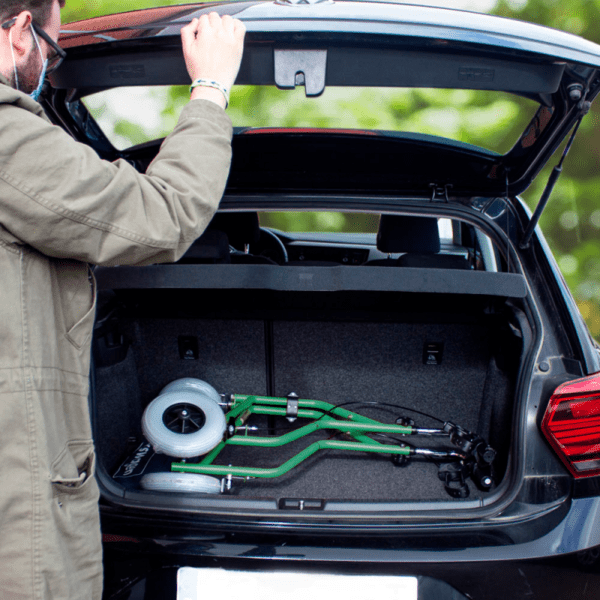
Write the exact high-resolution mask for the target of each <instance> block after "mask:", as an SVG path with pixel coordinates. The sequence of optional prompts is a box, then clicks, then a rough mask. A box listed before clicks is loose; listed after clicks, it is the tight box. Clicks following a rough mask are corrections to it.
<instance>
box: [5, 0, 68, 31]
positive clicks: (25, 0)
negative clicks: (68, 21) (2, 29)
mask: <svg viewBox="0 0 600 600" xmlns="http://www.w3.org/2000/svg"><path fill="white" fill-rule="evenodd" d="M53 4H54V0H0V22H2V23H4V21H8V20H9V19H12V18H13V17H16V16H17V15H18V14H20V13H22V12H23V11H24V10H28V11H29V12H30V13H31V15H32V17H33V20H34V21H35V22H36V23H39V24H40V25H42V26H44V25H45V24H46V23H47V22H48V19H49V18H50V12H51V10H52V5H53ZM59 5H60V7H61V8H62V7H63V6H64V5H65V0H59Z"/></svg>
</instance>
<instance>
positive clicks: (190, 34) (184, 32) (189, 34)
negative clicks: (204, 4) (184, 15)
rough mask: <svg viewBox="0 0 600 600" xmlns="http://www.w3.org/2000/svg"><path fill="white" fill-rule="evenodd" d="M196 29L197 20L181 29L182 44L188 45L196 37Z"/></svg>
mask: <svg viewBox="0 0 600 600" xmlns="http://www.w3.org/2000/svg"><path fill="white" fill-rule="evenodd" d="M197 29H198V19H192V21H191V22H190V23H188V24H187V25H186V26H185V27H182V28H181V39H182V41H183V43H184V44H188V45H189V44H190V42H191V41H192V40H193V39H194V38H195V37H196V31H197Z"/></svg>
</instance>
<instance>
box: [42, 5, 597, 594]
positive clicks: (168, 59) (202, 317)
mask: <svg viewBox="0 0 600 600" xmlns="http://www.w3.org/2000/svg"><path fill="white" fill-rule="evenodd" d="M212 10H215V11H217V12H218V13H220V14H231V15H235V16H236V17H237V18H239V19H241V20H242V21H243V22H244V24H245V25H246V28H247V36H246V49H245V54H244V59H243V62H242V67H241V70H240V73H239V76H238V80H237V84H238V85H239V86H245V87H240V88H239V90H245V91H244V92H243V94H245V95H243V96H242V95H240V96H239V97H238V101H237V102H232V109H231V111H234V112H232V114H237V115H238V116H241V122H239V123H236V125H237V126H236V129H235V135H234V140H233V165H232V170H231V174H230V177H229V182H228V186H227V191H226V194H225V196H224V198H223V200H222V203H221V206H220V210H219V212H218V213H217V214H216V216H215V218H214V219H213V221H212V223H211V224H210V226H209V228H208V230H207V231H206V233H205V234H204V235H203V236H202V237H201V238H200V239H199V240H197V241H196V242H195V243H194V245H193V246H192V247H191V248H190V250H189V251H188V252H187V254H186V255H185V256H184V257H183V258H182V259H181V260H180V261H179V262H178V263H176V264H162V265H153V266H148V267H97V268H96V269H95V275H96V279H97V282H98V289H99V307H98V313H97V319H96V328H95V337H94V345H93V361H94V364H93V369H92V373H91V384H92V385H91V396H90V403H91V409H92V414H93V426H94V432H95V440H96V447H97V453H98V465H97V476H98V480H99V483H100V486H101V490H102V504H101V514H102V523H103V532H104V540H105V563H106V590H105V597H106V598H107V600H108V599H110V600H125V599H130V600H135V599H141V598H145V599H148V600H149V599H151V598H177V599H178V600H183V599H184V598H199V597H200V594H201V593H202V594H203V595H205V594H206V593H212V592H214V593H225V594H250V592H251V591H253V590H255V589H259V590H261V591H262V593H263V594H266V592H265V590H266V589H267V587H266V586H273V585H274V586H276V589H278V590H279V592H278V594H279V595H280V596H281V597H296V596H291V595H289V594H288V596H283V592H284V591H287V592H290V593H291V592H292V591H294V590H296V592H297V591H298V589H300V588H302V597H306V596H308V595H309V594H312V595H315V594H317V593H319V592H318V590H319V589H320V590H321V591H323V590H324V589H327V590H329V591H328V596H330V597H342V596H343V597H355V596H356V597H358V595H360V596H361V597H375V596H377V597H381V596H383V595H384V594H385V595H388V594H389V595H390V596H391V597H403V598H412V599H413V600H414V599H416V598H419V599H425V598H427V599H429V598H436V599H438V598H439V599H441V600H444V599H449V598H453V599H458V598H474V599H477V598H482V599H484V598H485V599H496V598H497V599H500V598H502V599H505V598H529V597H532V598H538V597H539V598H553V599H556V600H559V599H567V598H568V599H573V598H595V597H600V578H598V575H597V572H598V568H597V565H598V562H597V559H598V556H599V550H598V549H599V548H600V525H599V523H598V515H599V514H600V512H599V511H600V375H595V374H596V373H597V372H599V371H600V360H599V355H598V348H597V345H596V343H595V342H594V340H593V339H592V338H591V336H590V335H589V333H588V331H587V328H586V326H585V324H584V322H583V319H582V317H581V315H580V314H579V312H578V310H577V307H576V304H575V302H574V300H573V298H572V296H571V294H570V292H569V290H568V288H567V287H566V285H565V283H564V281H563V278H562V276H561V274H560V271H559V269H558V267H557V265H556V263H555V261H554V259H553V257H552V255H551V253H550V251H549V249H548V246H547V244H546V242H545V241H544V238H543V236H542V233H541V231H540V230H539V228H538V227H537V223H538V219H539V217H540V214H541V211H542V210H543V209H544V207H545V205H546V203H547V202H548V200H549V198H550V195H551V192H552V187H553V185H554V183H555V182H556V179H557V177H558V176H559V174H560V171H561V169H562V166H563V160H564V158H565V156H566V155H567V153H568V149H569V147H570V143H571V141H572V139H573V136H574V134H575V132H576V130H577V127H578V126H579V123H580V121H581V119H582V118H584V116H585V115H586V113H587V112H588V111H589V108H590V105H591V102H592V101H593V100H594V98H595V96H596V94H597V93H598V90H599V89H600V47H598V46H596V45H595V44H592V43H590V42H587V41H585V40H582V39H580V38H578V37H575V36H572V35H569V34H565V33H562V32H559V31H555V30H551V29H547V28H544V27H540V26H536V25H531V24H527V23H522V22H517V21H512V20H508V19H501V18H498V17H492V16H488V15H480V14H474V13H467V12H460V11H454V10H447V9H441V8H429V7H423V6H410V5H405V4H391V3H377V2H367V3H362V2H347V1H337V0H335V1H332V0H323V1H318V0H304V1H302V0H277V1H276V2H241V3H240V2H238V3H222V4H210V5H187V6H178V7H170V8H161V9H151V10H146V11H139V12H133V13H125V14H120V15H115V16H112V17H101V18H97V19H91V20H88V21H83V22H79V23H72V24H69V25H66V26H65V27H64V31H63V33H62V36H61V45H62V46H63V47H64V48H65V49H66V50H67V59H66V60H65V62H64V63H63V65H62V66H61V67H60V69H59V70H57V71H56V72H55V73H53V74H52V77H51V86H49V87H47V88H46V90H45V95H44V105H45V108H46V110H47V112H48V114H49V115H50V117H51V118H52V120H53V121H54V122H55V123H58V124H60V125H61V126H62V127H64V128H65V129H66V130H67V131H68V132H69V133H71V134H72V135H73V137H75V138H76V139H77V140H79V141H81V142H83V143H86V144H89V145H90V146H92V147H93V148H94V149H95V150H96V151H97V152H98V154H99V155H100V156H102V157H103V158H106V159H109V160H116V159H119V158H120V159H124V160H127V161H129V162H130V163H131V164H133V165H134V166H135V167H136V168H138V169H139V170H140V171H144V169H145V168H146V167H147V165H148V164H149V163H150V161H151V160H152V158H153V157H154V156H155V154H156V153H157V151H158V148H159V145H160V142H161V139H160V137H161V131H160V127H159V126H150V125H149V122H150V120H151V119H149V118H148V115H152V114H153V111H154V113H156V114H158V113H160V112H161V111H162V112H163V113H164V114H166V115H167V116H168V115H169V114H170V113H169V110H171V108H172V105H174V104H176V101H177V98H178V95H177V94H178V92H177V89H178V88H176V87H175V88H171V87H169V88H159V87H158V86H178V85H184V84H187V83H188V82H187V73H186V70H185V65H184V62H183V58H182V54H181V48H180V41H179V31H180V28H181V27H182V26H183V25H185V24H187V23H188V22H189V21H190V20H191V18H193V17H196V16H198V15H200V14H202V13H204V12H207V11H212ZM294 88H297V89H296V91H293V90H294ZM301 88H304V89H303V90H302V89H301ZM161 89H162V90H163V91H160V90H161ZM406 89H411V90H422V92H420V93H422V94H428V95H429V97H431V98H434V99H436V101H437V103H438V104H437V106H438V109H439V110H438V112H437V113H435V114H434V113H432V112H429V113H427V115H426V116H427V118H426V119H425V117H424V119H425V120H422V121H421V124H424V127H423V129H422V131H402V130H398V129H393V128H391V127H387V126H386V123H387V122H386V121H385V119H384V120H381V119H382V117H381V115H380V114H378V113H379V112H380V111H379V106H380V104H379V103H382V102H384V100H385V101H386V102H388V104H389V102H391V103H392V104H393V105H394V106H395V107H396V108H395V109H394V110H395V111H396V113H397V115H399V114H401V113H402V111H403V110H404V109H403V106H405V105H403V104H402V102H403V100H402V99H403V98H404V99H406V97H405V96H402V94H403V93H404V92H403V90H406ZM136 90H137V91H136ZM141 90H146V91H145V92H143V93H146V92H147V95H146V96H142V95H139V94H142V92H141ZM165 90H166V91H165ZM173 90H175V91H173ZM449 90H450V91H451V92H450V91H449ZM328 92H330V93H331V94H333V96H332V97H333V98H334V100H335V102H337V104H335V102H334V103H333V104H332V106H334V107H336V108H334V109H333V113H332V115H331V118H330V120H329V121H327V123H328V124H326V126H325V127H323V126H322V125H323V122H322V121H319V119H316V121H317V122H316V123H312V124H311V115H313V113H311V110H312V109H311V107H312V106H315V104H314V103H318V102H321V101H323V100H324V99H326V97H327V93H328ZM363 92H364V93H366V94H368V98H369V99H370V100H369V102H371V107H370V108H371V109H372V113H373V115H375V116H374V117H372V116H371V115H364V114H362V113H361V114H358V115H356V114H354V113H352V111H351V110H350V108H349V106H350V105H349V104H347V103H346V97H348V98H350V97H351V95H352V94H355V95H356V94H358V93H363ZM235 93H236V91H235V90H234V95H235ZM299 93H302V94H305V96H306V98H300V96H299ZM465 93H466V94H483V95H484V97H485V98H487V99H489V98H496V97H497V98H499V99H502V98H512V99H513V100H511V102H513V104H511V105H510V106H518V107H523V109H522V110H519V112H518V114H512V113H510V112H508V113H503V112H502V111H503V110H504V109H505V108H506V106H508V105H506V104H503V103H502V102H504V101H503V100H499V103H498V104H493V103H490V102H488V103H487V104H486V106H488V108H489V107H490V106H491V107H492V108H491V109H490V111H488V112H487V113H486V112H485V111H483V112H482V111H480V112H479V113H477V115H478V119H479V120H476V119H475V118H474V117H473V119H472V121H470V122H469V123H467V124H466V127H467V128H472V129H473V131H475V130H476V129H477V131H479V132H481V131H484V132H485V127H486V126H487V124H488V119H490V118H495V117H498V115H504V117H503V118H504V121H506V127H507V128H508V129H511V130H512V129H514V127H515V126H519V127H520V126H521V125H522V127H521V131H520V132H519V134H518V135H517V136H516V137H515V139H511V140H500V141H499V140H498V139H496V138H497V136H496V138H494V140H491V141H492V142H493V144H492V145H493V146H494V147H492V148H487V147H486V148H482V147H479V146H476V145H473V144H471V143H468V142H467V141H464V139H460V135H458V136H457V137H458V139H449V138H448V137H444V136H436V135H432V133H433V132H435V131H441V132H445V131H447V130H448V129H449V125H448V123H449V122H450V121H449V119H450V120H451V119H452V118H453V116H454V117H455V116H456V113H453V112H452V111H450V112H448V110H446V108H445V101H446V100H445V99H448V98H452V99H454V100H457V99H458V101H459V102H460V101H461V98H464V94H465ZM157 94H158V95H159V96H160V94H163V96H160V97H161V98H163V100H160V98H159V99H158V100H157V98H158V96H157ZM165 94H166V96H165ZM240 94H242V92H240ZM345 94H347V95H348V96H345ZM394 94H395V95H394ZM142 97H143V98H145V100H144V101H143V102H146V103H148V104H147V106H149V107H150V108H148V109H147V110H146V109H142V104H143V102H142V101H141V100H140V98H142ZM353 97H355V96H353ZM469 97H471V96H469ZM164 98H166V101H165V100H164ZM273 98H276V99H275V100H273ZM261 99H263V100H264V101H265V102H266V100H269V99H270V100H269V102H271V103H270V104H269V109H268V110H266V111H264V112H263V113H262V114H261V116H260V118H259V117H257V114H258V112H259V108H260V106H259V104H258V103H259V101H260V100H261ZM386 99H387V100H386ZM413 99H414V98H413ZM161 102H163V103H162V104H161ZM165 102H166V104H165ZM169 102H170V104H169ZM253 102H255V103H256V104H253ZM131 103H133V104H134V106H135V109H134V110H135V111H136V112H138V113H141V114H143V115H144V116H143V118H142V117H140V119H141V120H142V121H144V123H143V125H145V126H146V130H145V134H144V135H145V137H144V135H142V134H140V135H139V137H136V136H137V135H138V134H139V133H140V132H139V131H138V130H136V131H133V130H135V127H133V129H131V127H130V132H129V134H128V135H129V137H127V136H124V134H123V131H125V130H126V129H127V127H126V125H125V124H124V123H123V122H121V121H119V123H117V121H118V119H121V118H122V117H123V114H124V113H123V112H122V111H125V110H126V108H127V106H129V105H130V104H131ZM311 103H312V104H311ZM345 103H346V104H345ZM515 103H516V104H515ZM405 104H406V103H405ZM323 106H325V104H323ZM111 107H112V108H111ZM340 107H345V108H342V109H340ZM503 107H504V108H503ZM409 108H410V107H409ZM413 108H414V106H413ZM528 110H529V111H530V112H529V113H528V112H527V111H528ZM111 111H112V112H111ZM119 111H121V112H119ZM235 111H238V112H237V113H235ZM284 113H285V118H280V116H281V114H284ZM473 114H474V113H473ZM511 114H512V116H511ZM119 115H120V116H119ZM494 115H495V117H494ZM507 115H508V116H507ZM292 117H293V118H292ZM398 118H399V117H398ZM338 119H339V120H338ZM377 119H379V120H377ZM436 119H437V121H436ZM332 122H333V123H334V126H331V123H332ZM368 123H374V125H372V126H369V125H368ZM381 123H383V125H381ZM320 125H321V126H320ZM338 125H339V126H338ZM463 126H464V123H463ZM138 129H139V128H138ZM132 131H133V132H132ZM142 133H143V132H142ZM482 135H483V134H482ZM146 138H147V139H146ZM151 138H156V139H151ZM131 140H134V141H135V142H138V143H135V144H134V145H132V141H131ZM563 142H566V143H565V144H564V145H563V146H562V147H561V143H563ZM483 145H486V144H483ZM559 147H561V149H560V152H559V153H558V154H557V158H556V157H555V158H554V159H553V160H554V161H556V167H555V169H554V170H553V171H552V174H551V176H550V179H549V181H548V184H547V186H546V188H545V191H544V193H543V194H542V196H541V198H540V201H539V204H538V206H537V209H536V210H535V212H534V213H533V214H531V213H530V211H529V210H528V209H527V207H526V206H525V204H524V203H523V202H522V201H521V200H520V199H519V194H521V193H522V192H523V191H524V190H525V189H526V188H528V186H529V185H530V184H531V182H532V181H533V179H534V178H535V177H536V176H537V175H538V174H539V172H540V170H541V169H542V167H543V166H544V165H545V164H546V163H547V162H548V161H549V160H550V158H551V157H552V156H553V154H554V153H555V152H556V151H557V149H559ZM566 164H568V161H567V163H566ZM239 446H244V447H243V448H240V447H239ZM282 573H286V574H287V575H286V576H283V575H282ZM308 574H310V575H311V576H310V577H309V576H307V575H308ZM327 575H329V576H331V577H333V579H323V578H324V577H326V576H327ZM251 576H252V577H255V579H249V577H251ZM298 576H300V579H297V578H298ZM177 577H178V578H179V584H177V583H176V579H177ZM286 577H287V579H286ZM294 577H296V579H294ZM256 578H259V579H256ZM260 578H262V579H260ZM259 580H260V581H261V583H256V581H259ZM186 586H189V587H186ZM257 586H259V587H257ZM299 586H300V587H299ZM302 586H307V587H306V589H304V587H302ZM315 586H316V589H317V591H315ZM328 586H329V587H328ZM343 586H346V588H344V587H343ZM386 586H387V587H386ZM177 589H179V592H176V590H177ZM342 589H344V590H345V591H343V592H342ZM176 594H177V595H176ZM401 594H404V595H401Z"/></svg>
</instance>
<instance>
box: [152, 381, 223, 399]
mask: <svg viewBox="0 0 600 600" xmlns="http://www.w3.org/2000/svg"><path fill="white" fill-rule="evenodd" d="M186 391H187V392H200V393H201V394H202V395H203V396H205V397H206V398H211V399H212V400H214V401H215V402H217V403H219V402H221V396H219V392H217V390H215V388H214V387H213V386H212V385H210V384H208V383H206V381H202V379H196V378H195V377H183V378H181V379H175V380H174V381H171V383H169V384H167V385H166V386H165V387H164V388H163V389H162V390H160V393H159V394H158V395H159V396H162V395H163V394H166V393H167V392H186Z"/></svg>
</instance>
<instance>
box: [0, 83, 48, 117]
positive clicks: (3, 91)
mask: <svg viewBox="0 0 600 600" xmlns="http://www.w3.org/2000/svg"><path fill="white" fill-rule="evenodd" d="M1 104H13V105H15V106H18V107H19V108H23V109H25V110H27V111H29V112H32V113H33V114H35V115H37V116H38V117H42V119H45V120H48V117H47V116H46V113H45V112H44V109H43V108H42V106H41V105H40V104H39V103H38V102H36V101H35V100H34V99H33V98H32V97H31V96H28V95H27V94H25V93H23V92H20V91H19V90H15V88H13V87H11V85H10V83H9V81H8V79H6V77H4V75H2V74H1V73H0V105H1Z"/></svg>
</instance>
